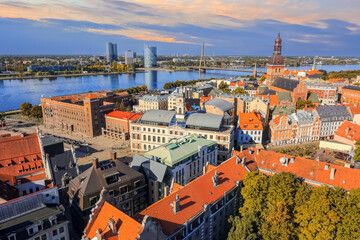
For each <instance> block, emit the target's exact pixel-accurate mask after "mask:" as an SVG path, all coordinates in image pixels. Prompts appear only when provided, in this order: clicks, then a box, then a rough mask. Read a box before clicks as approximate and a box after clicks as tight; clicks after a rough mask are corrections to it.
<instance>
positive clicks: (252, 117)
mask: <svg viewBox="0 0 360 240" xmlns="http://www.w3.org/2000/svg"><path fill="white" fill-rule="evenodd" d="M239 128H240V129H242V130H263V125H262V121H261V116H259V114H256V113H255V112H254V111H252V112H250V113H239Z"/></svg>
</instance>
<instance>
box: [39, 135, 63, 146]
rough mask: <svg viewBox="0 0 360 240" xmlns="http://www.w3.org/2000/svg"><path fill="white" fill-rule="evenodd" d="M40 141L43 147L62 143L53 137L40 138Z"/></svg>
mask: <svg viewBox="0 0 360 240" xmlns="http://www.w3.org/2000/svg"><path fill="white" fill-rule="evenodd" d="M40 141H41V144H42V146H43V147H46V146H49V145H53V144H56V143H61V142H62V141H61V140H60V139H58V138H56V137H53V136H43V137H41V138H40Z"/></svg>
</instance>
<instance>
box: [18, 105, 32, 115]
mask: <svg viewBox="0 0 360 240" xmlns="http://www.w3.org/2000/svg"><path fill="white" fill-rule="evenodd" d="M31 108H32V105H31V103H28V102H24V103H22V104H21V105H20V111H21V114H22V115H24V116H28V117H30V115H31Z"/></svg>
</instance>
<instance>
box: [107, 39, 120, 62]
mask: <svg viewBox="0 0 360 240" xmlns="http://www.w3.org/2000/svg"><path fill="white" fill-rule="evenodd" d="M117 59H118V55H117V44H116V43H111V42H108V43H106V60H107V62H110V63H111V62H113V61H117Z"/></svg>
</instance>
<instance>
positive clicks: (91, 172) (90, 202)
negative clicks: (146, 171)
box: [68, 152, 147, 229]
mask: <svg viewBox="0 0 360 240" xmlns="http://www.w3.org/2000/svg"><path fill="white" fill-rule="evenodd" d="M103 188H104V189H105V190H106V191H108V192H109V194H110V195H111V196H114V198H115V202H114V206H115V207H117V208H118V209H121V210H122V211H123V212H124V213H126V214H128V215H129V216H132V215H134V214H136V213H138V212H139V211H141V210H142V209H144V208H145V207H146V205H147V196H146V194H147V193H146V181H145V178H144V175H143V174H141V173H139V172H137V171H136V170H134V169H132V168H130V167H129V166H128V165H126V164H125V163H123V162H121V161H120V160H117V158H116V152H112V153H111V159H109V160H105V161H101V162H99V159H98V158H96V157H94V158H93V160H92V166H91V167H90V168H88V169H87V170H86V171H84V172H82V173H81V174H80V175H78V176H77V177H76V178H74V179H72V180H71V181H70V183H69V190H68V195H69V199H70V203H71V214H72V219H73V221H74V222H76V225H77V227H78V228H79V229H84V227H85V226H86V223H87V221H88V218H89V214H90V210H91V209H92V208H93V207H94V206H95V204H96V202H97V201H98V200H99V193H100V192H101V190H102V189H103Z"/></svg>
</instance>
